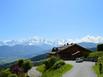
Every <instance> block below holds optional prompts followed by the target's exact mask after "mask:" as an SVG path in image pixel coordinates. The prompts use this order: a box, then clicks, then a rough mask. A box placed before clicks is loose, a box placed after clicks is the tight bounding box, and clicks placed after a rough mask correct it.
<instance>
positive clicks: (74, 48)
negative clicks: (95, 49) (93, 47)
mask: <svg viewBox="0 0 103 77" xmlns="http://www.w3.org/2000/svg"><path fill="white" fill-rule="evenodd" d="M90 52H91V51H90V50H88V49H86V48H84V47H82V46H80V45H78V44H74V43H72V44H67V45H64V46H61V47H54V48H53V49H52V52H51V53H50V55H56V56H59V57H60V58H61V59H64V60H71V59H72V60H73V59H76V58H78V57H87V56H88V55H89V53H90Z"/></svg>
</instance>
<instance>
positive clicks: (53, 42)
mask: <svg viewBox="0 0 103 77" xmlns="http://www.w3.org/2000/svg"><path fill="white" fill-rule="evenodd" d="M80 42H93V43H103V37H102V36H90V35H88V36H85V37H83V38H78V39H75V38H74V39H58V40H49V39H46V38H42V37H31V38H25V39H22V40H6V41H0V45H11V46H12V45H16V44H23V45H38V44H49V45H55V46H59V45H64V44H66V43H80Z"/></svg>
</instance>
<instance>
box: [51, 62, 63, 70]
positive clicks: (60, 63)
mask: <svg viewBox="0 0 103 77" xmlns="http://www.w3.org/2000/svg"><path fill="white" fill-rule="evenodd" d="M64 64H65V63H64V61H63V60H59V61H57V62H56V63H55V64H54V65H53V66H52V69H58V68H60V67H61V66H63V65H64Z"/></svg>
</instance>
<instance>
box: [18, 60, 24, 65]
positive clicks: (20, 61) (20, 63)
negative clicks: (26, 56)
mask: <svg viewBox="0 0 103 77" xmlns="http://www.w3.org/2000/svg"><path fill="white" fill-rule="evenodd" d="M23 63H24V60H23V59H21V60H18V62H17V64H18V65H19V67H22V66H23Z"/></svg>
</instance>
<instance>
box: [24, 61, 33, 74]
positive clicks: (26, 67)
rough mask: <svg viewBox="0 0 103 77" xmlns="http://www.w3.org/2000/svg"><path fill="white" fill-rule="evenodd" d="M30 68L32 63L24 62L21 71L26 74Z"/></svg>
mask: <svg viewBox="0 0 103 77" xmlns="http://www.w3.org/2000/svg"><path fill="white" fill-rule="evenodd" d="M31 67H32V63H31V61H30V60H27V61H25V62H24V64H23V69H24V72H25V73H26V72H28V70H29V69H31Z"/></svg>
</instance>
